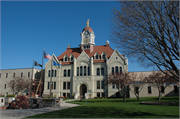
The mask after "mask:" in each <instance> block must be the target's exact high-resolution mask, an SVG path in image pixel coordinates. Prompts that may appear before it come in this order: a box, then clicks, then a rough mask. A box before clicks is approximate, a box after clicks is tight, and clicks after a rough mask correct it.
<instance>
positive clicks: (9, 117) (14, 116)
mask: <svg viewBox="0 0 180 119" xmlns="http://www.w3.org/2000/svg"><path fill="white" fill-rule="evenodd" d="M75 106H79V105H78V104H71V103H65V102H64V103H63V104H61V106H58V107H53V108H52V107H46V108H39V109H22V110H19V109H1V110H0V112H1V115H0V119H21V118H23V117H27V116H31V115H36V114H42V113H46V112H51V111H55V110H61V109H67V108H70V107H75Z"/></svg>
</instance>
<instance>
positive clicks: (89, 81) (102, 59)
mask: <svg viewBox="0 0 180 119" xmlns="http://www.w3.org/2000/svg"><path fill="white" fill-rule="evenodd" d="M77 35H78V34H77ZM80 35H81V39H79V41H80V45H79V46H78V47H76V48H71V47H70V45H68V46H67V49H66V51H64V52H63V53H62V54H61V55H59V56H58V57H56V56H54V55H53V59H54V61H56V62H60V63H61V66H54V65H53V66H52V70H53V71H52V72H53V73H52V94H53V96H57V97H59V96H65V97H71V96H72V95H75V97H78V96H79V95H80V91H81V90H80V87H81V85H82V94H83V97H84V96H85V93H87V92H88V93H91V97H110V96H112V95H114V93H116V91H117V89H116V87H115V86H112V85H109V86H106V85H105V84H104V83H105V81H106V80H107V76H106V75H107V74H109V73H111V72H120V71H128V59H127V58H126V57H124V55H122V54H121V53H120V52H119V51H118V50H117V49H115V50H113V49H112V48H111V47H110V44H109V41H106V42H104V44H102V45H100V46H96V45H95V33H94V31H93V29H92V28H91V27H89V21H87V26H86V27H85V28H84V29H83V30H82V33H81V34H80ZM50 70H51V60H49V62H48V63H47V64H46V65H45V81H44V94H45V95H46V94H49V93H50V77H51V76H50Z"/></svg>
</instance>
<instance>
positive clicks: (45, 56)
mask: <svg viewBox="0 0 180 119" xmlns="http://www.w3.org/2000/svg"><path fill="white" fill-rule="evenodd" d="M44 58H45V59H52V57H51V56H50V55H49V54H47V53H46V52H44Z"/></svg>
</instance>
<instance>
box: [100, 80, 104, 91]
mask: <svg viewBox="0 0 180 119" xmlns="http://www.w3.org/2000/svg"><path fill="white" fill-rule="evenodd" d="M101 89H104V81H101Z"/></svg>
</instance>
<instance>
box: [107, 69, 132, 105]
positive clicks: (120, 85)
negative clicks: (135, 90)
mask: <svg viewBox="0 0 180 119" xmlns="http://www.w3.org/2000/svg"><path fill="white" fill-rule="evenodd" d="M130 81H131V80H130V76H129V73H125V72H121V73H115V74H113V73H110V74H109V75H108V80H107V83H106V84H115V85H116V87H117V89H118V91H119V93H120V94H121V96H122V97H123V101H124V102H125V101H126V96H127V94H128V93H129V84H130Z"/></svg>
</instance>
